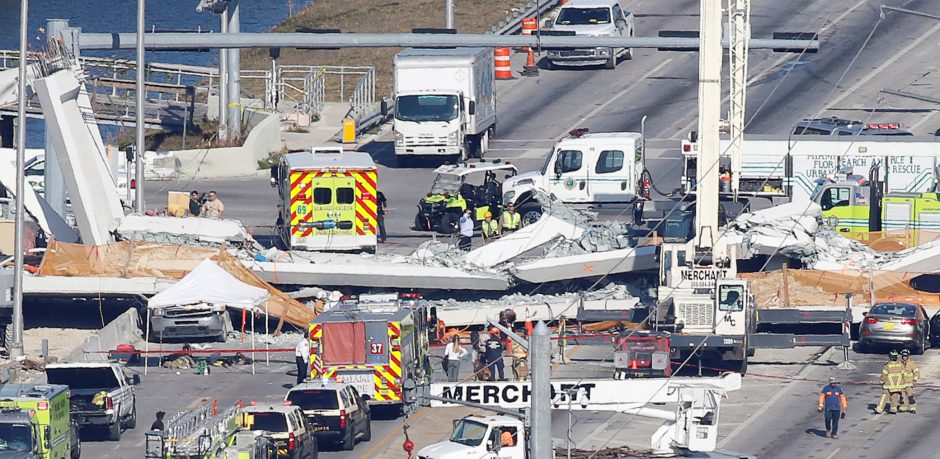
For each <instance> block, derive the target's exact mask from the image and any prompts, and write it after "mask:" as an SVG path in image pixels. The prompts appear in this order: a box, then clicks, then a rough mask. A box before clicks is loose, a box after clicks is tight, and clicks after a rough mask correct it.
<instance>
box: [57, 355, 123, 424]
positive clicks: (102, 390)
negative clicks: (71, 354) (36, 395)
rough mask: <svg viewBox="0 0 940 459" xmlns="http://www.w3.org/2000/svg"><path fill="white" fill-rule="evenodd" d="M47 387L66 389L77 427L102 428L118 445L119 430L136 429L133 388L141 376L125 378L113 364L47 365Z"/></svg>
mask: <svg viewBox="0 0 940 459" xmlns="http://www.w3.org/2000/svg"><path fill="white" fill-rule="evenodd" d="M46 379H47V380H48V383H49V384H64V385H66V386H69V391H70V396H69V403H70V405H71V407H72V416H73V417H74V418H75V420H76V421H77V422H78V425H79V426H80V427H86V426H87V427H104V428H106V429H107V430H108V439H109V440H112V441H119V440H120V439H121V430H122V429H124V428H127V429H133V428H135V427H137V404H136V396H135V393H134V386H136V385H138V384H140V376H138V375H134V376H133V377H130V378H129V377H128V376H127V372H126V369H125V368H124V365H122V364H120V363H112V362H78V363H53V364H50V365H46Z"/></svg>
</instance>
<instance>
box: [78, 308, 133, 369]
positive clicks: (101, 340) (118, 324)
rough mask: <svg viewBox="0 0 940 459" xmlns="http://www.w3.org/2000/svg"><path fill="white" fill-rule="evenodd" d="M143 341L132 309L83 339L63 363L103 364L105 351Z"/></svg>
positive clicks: (106, 357) (106, 356)
mask: <svg viewBox="0 0 940 459" xmlns="http://www.w3.org/2000/svg"><path fill="white" fill-rule="evenodd" d="M141 339H143V332H141V330H140V314H138V312H137V310H136V309H134V308H130V309H128V310H127V311H124V313H123V314H121V315H119V316H118V317H117V318H116V319H114V320H112V321H111V322H110V323H109V324H108V325H105V327H104V328H102V329H101V330H99V331H98V333H95V334H94V335H93V336H89V337H88V338H85V343H84V344H82V347H81V348H78V349H75V350H74V351H72V353H71V354H69V356H68V357H66V358H65V359H64V360H63V361H64V362H103V361H107V360H108V354H107V351H110V350H114V349H115V348H117V345H118V344H129V343H134V342H137V341H140V340H141Z"/></svg>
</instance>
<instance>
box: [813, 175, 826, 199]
mask: <svg viewBox="0 0 940 459" xmlns="http://www.w3.org/2000/svg"><path fill="white" fill-rule="evenodd" d="M825 184H826V179H823V178H819V179H816V188H813V193H812V194H810V196H809V200H810V201H813V202H818V201H817V200H816V198H818V197H819V193H822V190H823V185H825Z"/></svg>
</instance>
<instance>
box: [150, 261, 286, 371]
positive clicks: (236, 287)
mask: <svg viewBox="0 0 940 459" xmlns="http://www.w3.org/2000/svg"><path fill="white" fill-rule="evenodd" d="M267 301H268V291H267V290H265V289H263V288H258V287H255V286H252V285H248V284H246V283H244V282H242V281H240V280H238V279H236V278H235V276H232V275H231V274H229V272H228V271H226V270H224V269H222V267H220V266H219V264H218V263H216V262H214V261H212V260H209V259H206V260H203V261H202V263H199V265H198V266H196V267H195V268H194V269H193V270H192V271H190V272H189V274H187V275H186V276H185V277H183V278H182V279H180V281H179V282H177V283H176V284H174V285H173V286H171V287H170V288H168V289H166V290H164V291H162V292H160V293H158V294H156V295H154V296H152V297H151V298H150V300H149V301H148V302H147V336H146V340H145V342H144V345H145V346H146V351H147V352H148V355H149V351H150V310H151V309H154V308H162V307H167V306H186V305H194V304H200V303H208V304H212V305H217V306H221V305H224V306H227V307H233V308H240V309H242V310H243V311H254V310H255V309H256V308H258V307H259V306H261V305H262V304H263V305H264V318H265V321H264V322H265V333H268V331H267V323H268V307H267ZM242 319H245V313H244V312H243V313H242ZM243 327H244V324H243ZM254 331H255V321H254V320H252V321H251V350H252V364H251V373H252V374H254V372H255V364H254V357H255V354H254V350H255V333H254ZM267 347H268V345H267V344H265V348H267ZM148 360H149V359H145V364H144V374H147V367H148V363H147V361H148Z"/></svg>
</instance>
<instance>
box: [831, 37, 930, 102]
mask: <svg viewBox="0 0 940 459" xmlns="http://www.w3.org/2000/svg"><path fill="white" fill-rule="evenodd" d="M938 30H940V24H937V25H935V26H933V27H931V28H930V30H928V31H927V33H925V34H923V35H921V36H920V37H919V38H917V39H916V40H914V41H912V42H910V43H909V44H908V45H907V46H905V47H904V48H902V49H901V50H900V51H898V52H897V53H894V55H892V56H891V58H890V59H888V60H886V61H884V62H882V63H881V65H879V66H878V67H875V69H874V70H872V71H870V72H866V75H865V77H864V78H862V79H861V80H858V82H857V83H855V84H854V85H852V87H851V88H849V89H848V90H846V91H843V92H842V94H840V95H839V97H836V99H835V100H834V101H832V103H828V104H826V105H824V106H823V108H822V109H820V110H819V111H818V112H816V115H815V116H814V117H813V118H819V117H820V116H822V114H823V113H824V112H826V111H827V110H829V109H831V108H832V107H835V106H837V105H839V103H840V102H842V101H843V100H845V98H846V97H848V96H850V95H851V94H852V93H854V92H855V91H857V90H858V88H860V87H862V86H863V85H866V84H868V82H869V81H871V79H872V78H874V77H875V75H878V74H879V73H881V72H882V71H884V69H886V68H888V67H890V66H892V65H893V64H894V62H895V61H897V60H898V59H900V58H902V57H904V56H906V55H907V53H909V52H911V50H912V49H914V48H915V47H917V46H918V45H920V44H921V42H923V41H924V40H926V39H928V38H930V36H931V35H933V34H935V33H936V32H937V31H938Z"/></svg>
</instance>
